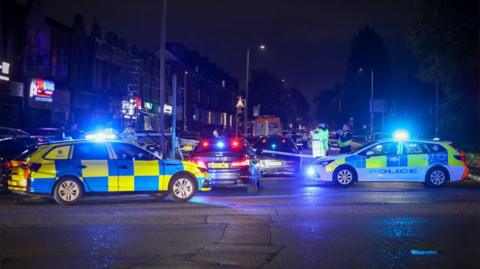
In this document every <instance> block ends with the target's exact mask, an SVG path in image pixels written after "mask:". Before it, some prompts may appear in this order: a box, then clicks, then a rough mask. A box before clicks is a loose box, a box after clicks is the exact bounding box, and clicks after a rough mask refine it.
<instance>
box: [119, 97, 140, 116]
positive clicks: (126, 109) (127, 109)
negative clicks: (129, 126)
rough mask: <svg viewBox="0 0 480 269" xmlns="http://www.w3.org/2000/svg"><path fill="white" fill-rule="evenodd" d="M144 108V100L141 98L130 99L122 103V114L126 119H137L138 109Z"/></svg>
mask: <svg viewBox="0 0 480 269" xmlns="http://www.w3.org/2000/svg"><path fill="white" fill-rule="evenodd" d="M141 108H142V99H141V98H140V97H130V98H129V99H128V100H124V101H122V114H123V117H124V118H126V119H136V118H137V109H141Z"/></svg>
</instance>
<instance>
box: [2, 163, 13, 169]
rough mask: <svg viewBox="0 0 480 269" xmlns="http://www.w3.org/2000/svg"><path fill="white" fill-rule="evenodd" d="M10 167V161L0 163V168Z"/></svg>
mask: <svg viewBox="0 0 480 269" xmlns="http://www.w3.org/2000/svg"><path fill="white" fill-rule="evenodd" d="M10 167H11V165H10V162H4V163H0V168H10Z"/></svg>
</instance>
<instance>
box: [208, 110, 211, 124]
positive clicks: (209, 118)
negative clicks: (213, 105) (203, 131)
mask: <svg viewBox="0 0 480 269" xmlns="http://www.w3.org/2000/svg"><path fill="white" fill-rule="evenodd" d="M208 124H212V111H208Z"/></svg>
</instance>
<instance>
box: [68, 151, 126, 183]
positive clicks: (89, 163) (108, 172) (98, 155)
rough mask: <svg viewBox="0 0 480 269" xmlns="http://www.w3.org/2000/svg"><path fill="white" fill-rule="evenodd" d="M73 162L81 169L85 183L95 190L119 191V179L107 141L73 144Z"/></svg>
mask: <svg viewBox="0 0 480 269" xmlns="http://www.w3.org/2000/svg"><path fill="white" fill-rule="evenodd" d="M71 162H72V164H73V165H74V167H76V168H77V169H79V171H80V172H81V175H82V179H83V180H84V182H85V184H86V185H87V186H88V187H89V188H90V190H91V191H94V192H110V191H117V188H118V181H117V177H116V176H115V174H114V173H113V172H112V170H114V165H113V163H112V162H113V160H111V155H110V153H109V151H108V148H107V143H102V142H84V143H75V144H73V155H72V161H71Z"/></svg>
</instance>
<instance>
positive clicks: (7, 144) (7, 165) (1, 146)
mask: <svg viewBox="0 0 480 269" xmlns="http://www.w3.org/2000/svg"><path fill="white" fill-rule="evenodd" d="M39 142H41V140H40V139H38V138H35V137H30V136H21V137H20V136H19V137H9V138H0V190H2V191H3V190H6V188H7V181H8V180H9V179H10V178H11V172H12V167H13V166H15V165H18V162H13V161H14V160H15V159H16V158H17V157H18V156H20V155H21V154H22V153H23V152H24V151H26V150H27V149H30V148H32V147H35V145H36V144H38V143H39Z"/></svg>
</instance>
